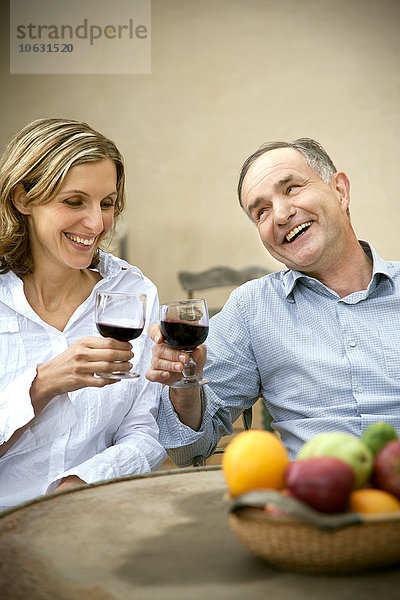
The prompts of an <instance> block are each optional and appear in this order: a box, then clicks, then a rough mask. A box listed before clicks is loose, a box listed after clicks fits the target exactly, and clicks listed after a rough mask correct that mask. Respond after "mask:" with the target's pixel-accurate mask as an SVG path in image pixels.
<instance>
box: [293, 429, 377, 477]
mask: <svg viewBox="0 0 400 600" xmlns="http://www.w3.org/2000/svg"><path fill="white" fill-rule="evenodd" d="M314 456H335V457H336V458H340V459H341V460H344V461H345V462H347V463H348V464H349V465H350V466H351V467H353V469H354V472H355V482H354V488H360V487H363V486H364V485H365V484H366V483H367V482H368V480H369V478H370V477H371V474H372V469H373V464H374V455H373V454H372V452H371V450H370V449H369V448H368V446H367V445H366V444H365V443H364V442H363V441H362V440H361V439H360V438H358V437H356V436H355V435H352V434H350V433H344V432H342V431H330V432H327V433H319V434H317V435H315V436H314V437H312V438H311V439H310V440H308V441H307V442H306V443H305V444H303V446H302V447H301V448H300V451H299V453H298V454H297V457H296V459H297V460H303V459H305V458H312V457H314Z"/></svg>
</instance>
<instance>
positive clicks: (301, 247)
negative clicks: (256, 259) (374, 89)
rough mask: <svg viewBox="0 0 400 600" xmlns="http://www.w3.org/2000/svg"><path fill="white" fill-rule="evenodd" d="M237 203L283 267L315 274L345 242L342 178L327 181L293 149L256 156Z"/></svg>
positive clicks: (345, 197)
mask: <svg viewBox="0 0 400 600" xmlns="http://www.w3.org/2000/svg"><path fill="white" fill-rule="evenodd" d="M241 198H242V204H243V208H244V210H245V211H246V212H247V213H248V215H249V216H250V218H251V219H252V221H254V223H255V224H256V225H257V228H258V232H259V235H260V238H261V241H262V243H263V244H264V246H265V247H266V249H267V250H268V252H269V253H270V254H271V255H272V256H273V257H274V258H276V259H277V260H279V261H280V262H282V263H284V264H285V265H286V266H287V267H288V268H290V269H295V270H298V271H302V272H305V273H310V274H312V275H314V276H316V275H317V274H318V273H319V272H320V271H321V270H326V269H327V268H329V266H330V264H331V263H332V261H334V260H335V257H337V256H339V255H338V252H339V251H340V249H341V247H342V246H341V245H342V244H344V243H345V238H346V234H345V232H346V225H349V219H348V216H347V214H346V210H347V208H348V204H349V187H348V179H347V177H346V175H345V174H344V173H335V175H333V177H332V179H331V181H330V182H329V183H327V182H325V181H323V180H322V179H321V178H320V177H319V175H317V173H316V172H315V171H314V170H313V169H312V168H311V167H310V166H309V164H308V163H307V161H306V159H305V157H304V156H303V155H302V154H301V153H300V152H298V151H297V150H294V149H293V148H279V149H275V150H271V151H269V152H266V153H265V154H263V155H261V156H260V157H259V158H258V159H257V160H255V162H254V163H253V164H252V165H251V166H250V168H249V170H248V172H247V173H246V176H245V178H244V181H243V186H242V194H241Z"/></svg>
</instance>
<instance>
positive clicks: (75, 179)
mask: <svg viewBox="0 0 400 600" xmlns="http://www.w3.org/2000/svg"><path fill="white" fill-rule="evenodd" d="M116 183H117V171H116V167H115V164H114V162H113V161H112V160H111V159H109V158H106V159H104V160H100V161H96V162H87V163H82V164H78V165H76V166H74V167H72V168H71V169H70V170H69V171H68V173H67V175H66V177H65V179H64V181H63V184H62V186H61V188H60V189H59V191H58V192H57V194H56V196H55V197H54V198H52V199H51V200H50V201H49V202H46V203H45V204H40V205H37V206H32V205H28V206H27V207H26V209H25V210H24V211H21V212H24V214H27V215H28V221H29V238H30V244H31V251H32V256H33V260H34V264H35V267H36V266H46V267H49V268H51V267H52V265H54V266H57V265H58V266H59V268H73V269H85V268H87V267H88V266H89V265H90V263H91V262H92V259H93V256H94V254H95V252H96V249H97V248H98V246H99V244H100V242H101V240H102V239H103V238H104V236H105V235H107V233H108V232H109V231H110V229H111V227H112V225H113V221H114V204H115V201H116V198H117V190H116ZM20 210H21V209H20Z"/></svg>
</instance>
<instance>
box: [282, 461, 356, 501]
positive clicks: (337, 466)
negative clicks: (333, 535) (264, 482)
mask: <svg viewBox="0 0 400 600" xmlns="http://www.w3.org/2000/svg"><path fill="white" fill-rule="evenodd" d="M285 479H286V485H287V488H288V489H289V491H290V492H291V493H292V495H293V496H295V497H296V498H298V499H299V500H302V501H303V502H305V503H306V504H308V505H309V506H311V507H312V508H315V510H319V511H320V512H324V513H335V512H341V511H344V510H346V507H347V504H348V501H349V497H350V493H351V491H352V490H353V486H354V480H355V473H354V469H353V468H352V467H350V465H349V464H348V463H347V462H345V461H344V460H341V459H339V458H335V457H334V456H318V457H314V458H307V459H304V460H295V461H293V462H291V463H289V464H288V465H287V467H286V469H285Z"/></svg>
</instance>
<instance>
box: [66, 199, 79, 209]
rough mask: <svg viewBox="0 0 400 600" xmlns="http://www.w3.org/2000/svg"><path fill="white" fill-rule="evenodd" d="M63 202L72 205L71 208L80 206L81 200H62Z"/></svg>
mask: <svg viewBox="0 0 400 600" xmlns="http://www.w3.org/2000/svg"><path fill="white" fill-rule="evenodd" d="M64 204H66V205H67V206H72V207H73V208H75V207H78V206H82V200H64Z"/></svg>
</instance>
